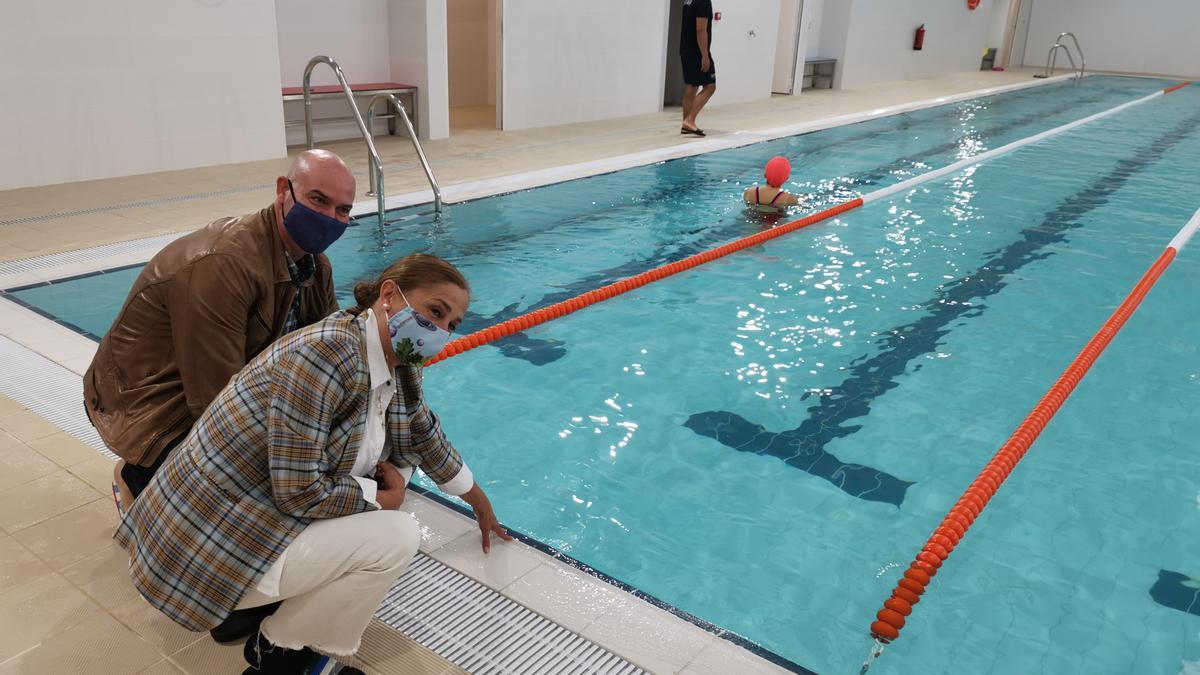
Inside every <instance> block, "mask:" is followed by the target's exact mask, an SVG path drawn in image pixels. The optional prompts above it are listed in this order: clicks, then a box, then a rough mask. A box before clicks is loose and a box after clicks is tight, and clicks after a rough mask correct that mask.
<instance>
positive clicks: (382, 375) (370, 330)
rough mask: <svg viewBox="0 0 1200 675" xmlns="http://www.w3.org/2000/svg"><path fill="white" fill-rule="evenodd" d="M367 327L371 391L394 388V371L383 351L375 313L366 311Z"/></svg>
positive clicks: (365, 327)
mask: <svg viewBox="0 0 1200 675" xmlns="http://www.w3.org/2000/svg"><path fill="white" fill-rule="evenodd" d="M364 316H366V325H364V326H363V333H364V334H365V335H366V340H367V368H368V370H369V371H370V373H371V389H372V391H373V390H375V389H379V388H380V387H391V386H392V369H391V367H389V366H388V362H387V355H385V354H384V351H383V343H382V342H380V341H379V326H378V324H376V323H375V313H374V312H373V311H371V310H370V309H368V310H367V311H366V314H365V315H364Z"/></svg>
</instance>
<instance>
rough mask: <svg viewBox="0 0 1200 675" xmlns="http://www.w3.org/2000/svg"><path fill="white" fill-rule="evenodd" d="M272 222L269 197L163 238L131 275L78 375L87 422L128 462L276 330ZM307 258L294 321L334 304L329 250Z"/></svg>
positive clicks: (281, 259)
mask: <svg viewBox="0 0 1200 675" xmlns="http://www.w3.org/2000/svg"><path fill="white" fill-rule="evenodd" d="M275 223H276V220H275V209H274V207H273V206H269V207H267V208H265V209H263V210H262V211H259V212H257V213H252V214H249V215H246V216H242V217H240V218H222V219H221V220H218V221H216V222H214V223H212V224H210V225H208V226H207V227H204V228H202V229H200V230H197V231H195V232H193V233H191V234H189V235H186V236H184V237H181V238H179V239H177V240H175V241H174V242H172V243H170V244H168V245H167V246H166V248H164V249H163V250H161V251H159V252H158V254H156V255H155V256H154V258H152V259H151V260H150V262H149V263H147V264H146V267H145V268H143V269H142V273H141V274H139V275H138V278H137V280H136V281H135V282H134V283H133V288H132V289H131V290H130V291H129V297H127V298H126V299H125V305H124V306H123V307H122V308H121V313H120V314H119V315H117V319H116V321H115V322H114V323H113V325H112V328H109V329H108V333H107V334H105V336H104V339H103V340H101V341H100V347H99V349H98V350H97V351H96V356H95V358H94V359H92V365H91V366H90V367H89V368H88V370H87V372H86V373H85V374H84V376H83V395H84V405H85V407H86V408H87V412H88V416H89V417H90V418H91V420H92V424H93V425H95V427H96V430H97V431H98V432H99V433H100V437H101V438H103V439H104V442H105V444H107V445H108V447H109V448H110V449H111V450H112V451H113V452H115V453H117V454H118V455H120V456H121V457H123V458H124V459H125V460H126V461H127V462H130V463H132V464H138V465H142V466H149V465H151V464H153V463H154V460H155V459H157V458H158V456H159V454H160V453H161V452H162V449H163V447H164V446H166V445H167V444H168V443H169V442H171V441H172V440H174V439H175V438H177V437H178V436H180V435H181V434H184V433H186V432H187V431H188V430H189V429H191V427H192V424H194V423H195V421H196V420H197V419H198V418H199V417H200V413H202V412H204V409H205V408H207V407H208V404H209V403H210V402H212V400H213V399H214V398H216V396H217V394H218V393H219V392H220V391H221V389H222V388H223V387H224V386H225V384H226V383H227V382H228V381H229V378H230V377H231V376H233V375H234V373H236V372H238V371H239V370H241V369H242V366H244V365H246V363H248V362H249V361H250V360H251V359H252V358H254V356H255V355H256V354H258V353H259V352H260V351H262V350H263V349H264V348H266V347H267V346H268V345H270V344H271V343H272V342H274V341H275V340H276V339H278V338H279V336H280V335H281V334H282V333H283V327H284V322H285V320H286V319H287V313H288V310H289V309H290V307H291V303H292V300H293V299H294V298H295V294H296V292H297V288H296V286H295V285H294V284H293V283H292V278H291V274H290V273H289V272H288V265H287V259H286V257H285V254H284V249H283V240H282V239H281V238H280V236H279V230H278V228H277V227H276V224H275ZM315 262H316V272H315V273H314V274H313V278H312V280H311V283H308V284H307V285H306V286H304V287H303V288H300V289H299V291H300V293H301V296H300V315H299V319H300V322H299V325H300V326H307V325H308V324H311V323H316V322H317V321H320V320H321V319H323V318H325V317H326V316H328V315H329V314H330V313H332V312H333V311H334V310H336V309H337V308H338V307H337V297H336V296H335V294H334V291H333V279H332V270H331V269H330V265H329V259H328V258H326V257H325V256H324V255H319V256H316V261H315ZM83 300H84V301H86V298H84V299H83Z"/></svg>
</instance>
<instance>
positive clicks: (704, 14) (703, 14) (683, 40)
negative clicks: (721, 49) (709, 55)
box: [679, 0, 713, 59]
mask: <svg viewBox="0 0 1200 675" xmlns="http://www.w3.org/2000/svg"><path fill="white" fill-rule="evenodd" d="M712 18H713V9H712V0H683V28H682V30H680V31H679V53H680V55H682V56H688V55H691V56H695V57H696V58H697V59H698V58H700V45H699V44H697V42H696V19H708V46H709V47H710V48H711V47H712Z"/></svg>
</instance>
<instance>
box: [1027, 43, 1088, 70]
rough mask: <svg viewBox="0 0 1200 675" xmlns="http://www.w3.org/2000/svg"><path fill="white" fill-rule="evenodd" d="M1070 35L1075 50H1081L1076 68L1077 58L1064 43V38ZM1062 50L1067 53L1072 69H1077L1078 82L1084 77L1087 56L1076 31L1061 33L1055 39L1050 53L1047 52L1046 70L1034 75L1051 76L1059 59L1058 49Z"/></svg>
mask: <svg viewBox="0 0 1200 675" xmlns="http://www.w3.org/2000/svg"><path fill="white" fill-rule="evenodd" d="M1064 37H1070V38H1071V41H1072V42H1074V43H1075V51H1077V52H1079V67H1078V69H1076V66H1075V59H1074V58H1072V56H1071V49H1070V48H1069V47H1067V46H1066V45H1065V44H1063V38H1064ZM1060 49H1061V50H1062V51H1063V52H1064V53H1065V54H1066V55H1067V60H1068V61H1070V62H1071V70H1073V71H1075V77H1074V78H1073V79H1074V80H1075V81H1076V82H1078V81H1079V80H1081V79H1083V73H1084V71H1085V70H1087V58H1086V57H1084V55H1083V48H1082V47H1080V46H1079V38H1077V37H1075V34H1074V33H1059V34H1058V39H1057V40H1055V41H1054V46H1053V47H1051V48H1050V53H1048V54H1046V72H1045V73H1042V74H1041V75H1034V77H1050V76H1051V75H1053V74H1054V65H1055V62H1056V61H1057V60H1058V50H1060Z"/></svg>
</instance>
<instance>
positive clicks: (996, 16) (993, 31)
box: [979, 0, 1012, 64]
mask: <svg viewBox="0 0 1200 675" xmlns="http://www.w3.org/2000/svg"><path fill="white" fill-rule="evenodd" d="M1011 6H1012V0H993V1H992V2H989V3H987V4H986V6H981V7H980V8H979V11H981V12H983V11H986V12H988V14H989V15H991V18H990V19H988V33H987V46H988V47H995V48H996V49H997V52H996V57H997V59H996V63H997V64H999V62H1000V59H999V57H1000V51H999V50H1001V49H1002V48H1003V46H1004V34H1005V32H1006V31H1007V30H1008V10H1009V8H1010V7H1011Z"/></svg>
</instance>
